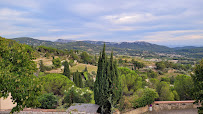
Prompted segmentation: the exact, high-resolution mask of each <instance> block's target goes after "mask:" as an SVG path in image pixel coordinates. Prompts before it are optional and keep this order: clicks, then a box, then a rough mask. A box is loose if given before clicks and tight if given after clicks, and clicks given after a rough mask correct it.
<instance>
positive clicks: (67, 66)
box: [63, 61, 70, 79]
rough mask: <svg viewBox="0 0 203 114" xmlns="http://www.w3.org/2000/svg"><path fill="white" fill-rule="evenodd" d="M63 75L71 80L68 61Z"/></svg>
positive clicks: (65, 63)
mask: <svg viewBox="0 0 203 114" xmlns="http://www.w3.org/2000/svg"><path fill="white" fill-rule="evenodd" d="M63 75H65V76H66V77H68V78H69V79H70V69H69V64H68V62H67V61H65V62H64V71H63Z"/></svg>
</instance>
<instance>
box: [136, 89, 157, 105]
mask: <svg viewBox="0 0 203 114" xmlns="http://www.w3.org/2000/svg"><path fill="white" fill-rule="evenodd" d="M155 98H158V93H157V92H156V91H155V90H154V89H151V88H146V89H144V90H143V94H142V96H141V97H139V98H138V99H136V100H135V101H134V103H133V107H134V108H139V107H144V106H146V105H150V104H152V103H153V102H154V100H155Z"/></svg>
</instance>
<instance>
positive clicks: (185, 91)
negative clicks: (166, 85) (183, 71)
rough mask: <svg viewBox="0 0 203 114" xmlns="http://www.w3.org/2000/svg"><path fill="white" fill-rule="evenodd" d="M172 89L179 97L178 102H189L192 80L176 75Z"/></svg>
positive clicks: (185, 76) (188, 77)
mask: <svg viewBox="0 0 203 114" xmlns="http://www.w3.org/2000/svg"><path fill="white" fill-rule="evenodd" d="M175 79H176V80H175V83H174V88H175V90H176V91H177V93H178V95H179V96H180V100H190V99H192V98H191V93H192V88H193V82H192V78H191V77H190V76H187V75H178V76H177V77H176V78H175Z"/></svg>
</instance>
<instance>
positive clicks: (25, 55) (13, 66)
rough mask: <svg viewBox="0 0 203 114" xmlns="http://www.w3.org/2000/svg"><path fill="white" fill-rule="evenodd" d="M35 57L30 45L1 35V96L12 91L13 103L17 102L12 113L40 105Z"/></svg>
mask: <svg viewBox="0 0 203 114" xmlns="http://www.w3.org/2000/svg"><path fill="white" fill-rule="evenodd" d="M33 59H34V57H33V51H32V48H31V47H30V46H27V45H24V44H18V43H16V42H15V41H13V40H9V39H5V38H2V37H0V63H1V64H0V83H1V85H0V91H1V92H0V97H4V98H6V97H7V96H8V94H9V93H11V96H12V101H13V103H17V105H16V107H14V108H13V109H12V110H11V113H13V112H15V111H20V110H22V109H23V108H25V107H36V106H39V105H40V103H39V102H38V100H37V97H38V96H39V95H40V93H41V92H40V91H41V86H40V84H39V81H38V78H37V77H36V76H34V75H33V73H34V72H35V71H36V70H37V68H36V64H35V62H34V61H32V60H33Z"/></svg>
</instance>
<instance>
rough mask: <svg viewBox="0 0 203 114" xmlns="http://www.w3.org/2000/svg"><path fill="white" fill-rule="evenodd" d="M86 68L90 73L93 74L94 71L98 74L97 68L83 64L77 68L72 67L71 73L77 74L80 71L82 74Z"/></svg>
mask: <svg viewBox="0 0 203 114" xmlns="http://www.w3.org/2000/svg"><path fill="white" fill-rule="evenodd" d="M85 67H87V70H88V73H92V71H95V73H96V72H97V66H94V65H89V64H82V63H79V64H77V65H76V66H73V67H70V71H71V72H76V71H77V70H78V71H79V72H82V71H83V70H84V69H85Z"/></svg>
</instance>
